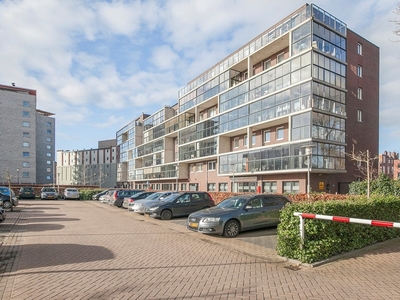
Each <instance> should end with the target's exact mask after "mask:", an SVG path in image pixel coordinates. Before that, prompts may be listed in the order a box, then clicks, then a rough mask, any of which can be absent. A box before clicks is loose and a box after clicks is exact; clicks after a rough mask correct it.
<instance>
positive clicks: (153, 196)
mask: <svg viewBox="0 0 400 300" xmlns="http://www.w3.org/2000/svg"><path fill="white" fill-rule="evenodd" d="M161 195H162V193H153V194H151V195H149V196H147V197H146V198H145V199H146V200H156V199H158V198H159V197H160V196H161Z"/></svg>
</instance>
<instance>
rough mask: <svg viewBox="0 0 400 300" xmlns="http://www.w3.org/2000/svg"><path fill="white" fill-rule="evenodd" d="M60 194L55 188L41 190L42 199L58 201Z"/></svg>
mask: <svg viewBox="0 0 400 300" xmlns="http://www.w3.org/2000/svg"><path fill="white" fill-rule="evenodd" d="M57 198H58V193H57V191H56V189H55V188H52V187H44V188H42V189H41V190H40V199H41V200H44V199H57Z"/></svg>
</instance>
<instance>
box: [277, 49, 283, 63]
mask: <svg viewBox="0 0 400 300" xmlns="http://www.w3.org/2000/svg"><path fill="white" fill-rule="evenodd" d="M284 60H285V52H282V53H279V54H278V55H277V56H276V63H277V64H279V63H281V62H283V61H284Z"/></svg>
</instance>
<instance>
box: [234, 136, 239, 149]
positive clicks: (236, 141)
mask: <svg viewBox="0 0 400 300" xmlns="http://www.w3.org/2000/svg"><path fill="white" fill-rule="evenodd" d="M233 148H239V138H238V137H235V138H234V139H233Z"/></svg>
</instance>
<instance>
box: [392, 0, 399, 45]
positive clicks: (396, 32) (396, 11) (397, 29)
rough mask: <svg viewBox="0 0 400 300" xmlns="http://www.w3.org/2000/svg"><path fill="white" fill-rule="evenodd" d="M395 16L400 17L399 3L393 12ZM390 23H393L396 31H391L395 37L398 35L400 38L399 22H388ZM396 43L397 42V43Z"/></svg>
mask: <svg viewBox="0 0 400 300" xmlns="http://www.w3.org/2000/svg"><path fill="white" fill-rule="evenodd" d="M393 12H394V13H395V14H396V15H400V2H399V3H397V7H396V9H395V10H394V11H393ZM390 22H393V23H394V24H396V29H395V30H394V31H393V33H394V34H395V35H399V36H400V20H397V19H396V20H390ZM397 42H398V41H397Z"/></svg>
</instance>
